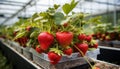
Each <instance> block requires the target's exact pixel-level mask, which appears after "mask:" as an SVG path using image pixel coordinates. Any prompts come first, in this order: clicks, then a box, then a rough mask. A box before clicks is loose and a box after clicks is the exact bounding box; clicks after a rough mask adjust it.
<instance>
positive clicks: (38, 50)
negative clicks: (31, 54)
mask: <svg viewBox="0 0 120 69" xmlns="http://www.w3.org/2000/svg"><path fill="white" fill-rule="evenodd" d="M35 50H36V51H37V52H38V53H42V52H43V50H42V49H41V48H40V46H36V48H35Z"/></svg>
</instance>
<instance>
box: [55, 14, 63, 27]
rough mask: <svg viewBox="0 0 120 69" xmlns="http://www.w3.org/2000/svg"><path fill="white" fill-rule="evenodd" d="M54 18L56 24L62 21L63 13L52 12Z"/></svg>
mask: <svg viewBox="0 0 120 69" xmlns="http://www.w3.org/2000/svg"><path fill="white" fill-rule="evenodd" d="M54 19H55V23H56V24H57V25H60V24H61V22H62V21H63V20H64V19H65V18H64V15H63V13H61V12H56V13H55V14H54Z"/></svg>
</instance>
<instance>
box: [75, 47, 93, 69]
mask: <svg viewBox="0 0 120 69" xmlns="http://www.w3.org/2000/svg"><path fill="white" fill-rule="evenodd" d="M74 47H75V48H76V49H77V50H78V51H79V53H80V54H81V55H82V56H83V58H84V59H85V60H86V61H87V63H88V64H89V65H90V67H91V69H92V67H93V66H92V64H91V63H90V62H89V61H88V59H87V58H86V57H85V55H84V54H83V52H82V51H81V50H80V49H79V48H78V47H77V46H75V45H74Z"/></svg>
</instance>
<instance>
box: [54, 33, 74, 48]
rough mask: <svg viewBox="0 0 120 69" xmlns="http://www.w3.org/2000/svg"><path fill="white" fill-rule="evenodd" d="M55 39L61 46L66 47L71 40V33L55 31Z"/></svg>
mask: <svg viewBox="0 0 120 69" xmlns="http://www.w3.org/2000/svg"><path fill="white" fill-rule="evenodd" d="M56 39H57V41H58V43H59V44H60V45H61V46H62V47H63V48H65V47H67V46H69V45H70V44H71V42H72V40H73V33H72V32H57V33H56Z"/></svg>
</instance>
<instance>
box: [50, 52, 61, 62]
mask: <svg viewBox="0 0 120 69" xmlns="http://www.w3.org/2000/svg"><path fill="white" fill-rule="evenodd" d="M61 57H62V56H61V55H58V54H57V53H55V52H48V58H49V60H50V63H51V64H57V63H58V62H59V61H60V59H61Z"/></svg>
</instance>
